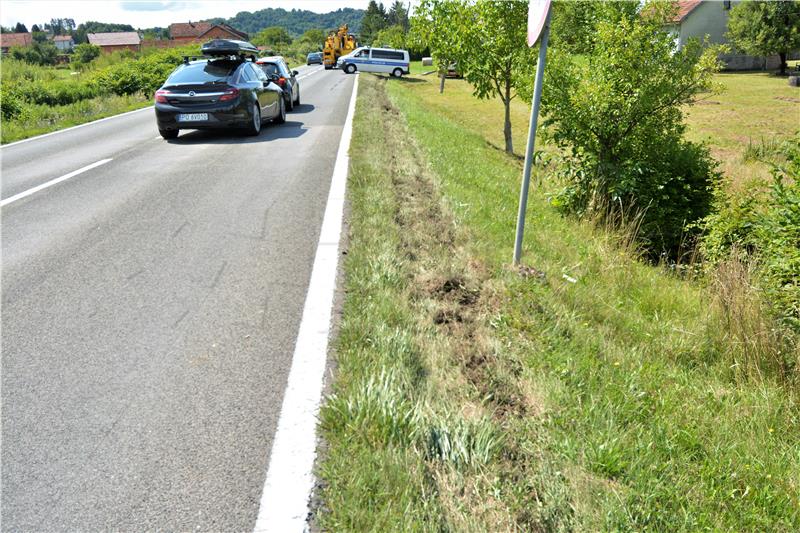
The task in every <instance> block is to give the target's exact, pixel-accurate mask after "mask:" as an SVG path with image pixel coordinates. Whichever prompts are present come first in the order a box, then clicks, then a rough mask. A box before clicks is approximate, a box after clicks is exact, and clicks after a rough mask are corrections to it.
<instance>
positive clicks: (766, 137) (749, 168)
mask: <svg viewBox="0 0 800 533" xmlns="http://www.w3.org/2000/svg"><path fill="white" fill-rule="evenodd" d="M716 81H717V82H718V85H719V87H720V90H721V92H720V93H719V94H712V95H707V96H706V97H704V98H702V99H700V100H698V101H697V103H696V104H694V105H692V106H689V108H688V109H687V110H686V111H687V122H688V124H689V138H691V139H692V140H696V141H704V142H707V143H708V144H709V146H710V147H711V153H712V155H713V156H714V158H715V159H717V160H718V161H720V162H721V164H722V165H721V170H722V171H723V173H724V174H725V175H726V176H728V177H729V178H730V179H731V181H732V183H733V184H734V185H738V184H741V183H742V182H746V181H747V180H750V179H752V178H766V177H767V176H768V169H767V167H766V165H764V164H761V163H758V162H753V161H749V162H746V161H744V155H745V152H746V151H747V149H748V147H749V146H750V145H756V146H761V145H764V144H767V145H769V144H770V143H780V142H781V141H786V140H787V139H788V138H789V137H791V136H793V135H794V134H796V133H797V132H798V131H800V90H798V89H797V88H796V87H790V86H789V84H788V83H787V82H786V78H780V77H777V76H773V75H770V74H767V73H761V72H749V73H745V74H736V73H721V74H717V76H716Z"/></svg>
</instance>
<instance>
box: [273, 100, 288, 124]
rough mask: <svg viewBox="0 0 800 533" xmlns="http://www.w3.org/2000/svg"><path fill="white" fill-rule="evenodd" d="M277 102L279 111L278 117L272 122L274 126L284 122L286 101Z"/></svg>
mask: <svg viewBox="0 0 800 533" xmlns="http://www.w3.org/2000/svg"><path fill="white" fill-rule="evenodd" d="M278 102H279V103H278V106H279V107H280V109H278V116H277V117H275V119H274V120H275V124H283V123H284V122H286V101H285V100H284V99H283V98H281V99H280V100H278Z"/></svg>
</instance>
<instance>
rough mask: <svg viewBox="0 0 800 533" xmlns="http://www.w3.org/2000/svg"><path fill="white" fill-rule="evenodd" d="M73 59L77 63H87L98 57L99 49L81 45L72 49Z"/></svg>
mask: <svg viewBox="0 0 800 533" xmlns="http://www.w3.org/2000/svg"><path fill="white" fill-rule="evenodd" d="M73 54H74V55H73V57H74V58H75V61H77V62H79V63H84V64H86V63H89V62H90V61H91V60H93V59H95V58H96V57H99V56H100V47H99V46H97V45H95V44H89V43H81V44H79V45H77V46H76V47H75V48H74V49H73Z"/></svg>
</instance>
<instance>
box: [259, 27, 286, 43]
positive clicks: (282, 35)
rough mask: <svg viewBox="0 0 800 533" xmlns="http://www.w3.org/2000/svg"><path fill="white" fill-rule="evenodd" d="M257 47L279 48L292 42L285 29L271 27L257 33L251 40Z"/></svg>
mask: <svg viewBox="0 0 800 533" xmlns="http://www.w3.org/2000/svg"><path fill="white" fill-rule="evenodd" d="M252 42H253V44H255V45H257V46H279V45H287V44H289V43H291V42H292V36H291V35H289V32H288V31H286V28H282V27H280V26H271V27H269V28H265V29H263V30H261V31H260V32H258V33H257V34H256V35H255V36H254V37H253V39H252Z"/></svg>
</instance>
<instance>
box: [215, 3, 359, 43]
mask: <svg viewBox="0 0 800 533" xmlns="http://www.w3.org/2000/svg"><path fill="white" fill-rule="evenodd" d="M363 16H364V10H363V9H353V8H349V7H347V8H344V9H337V10H336V11H331V12H330V13H314V12H313V11H307V10H305V9H292V10H291V11H287V10H285V9H282V8H277V9H274V8H271V7H269V8H266V9H260V10H258V11H254V12H252V13H251V12H249V11H242V12H240V13H237V14H236V16H235V17H232V18H229V19H224V18H214V19H209V20H211V21H212V22H217V23H219V22H224V23H226V24H230V25H231V26H233V27H234V28H236V29H237V30H241V31H244V32H247V33H249V34H250V35H254V34H256V33H258V32H259V31H261V30H263V29H264V28H269V27H270V26H282V27H283V28H286V30H287V31H288V32H289V33H290V34H291V35H292V37H297V36H299V35H302V34H303V32H305V31H306V30H310V29H312V28H318V29H323V30H329V29H332V28H336V27H338V26H340V25H341V24H347V25H348V26H349V27H350V29H351V30H352V31H353V32H356V33H357V32H358V30H359V27H360V26H361V18H362V17H363Z"/></svg>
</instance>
